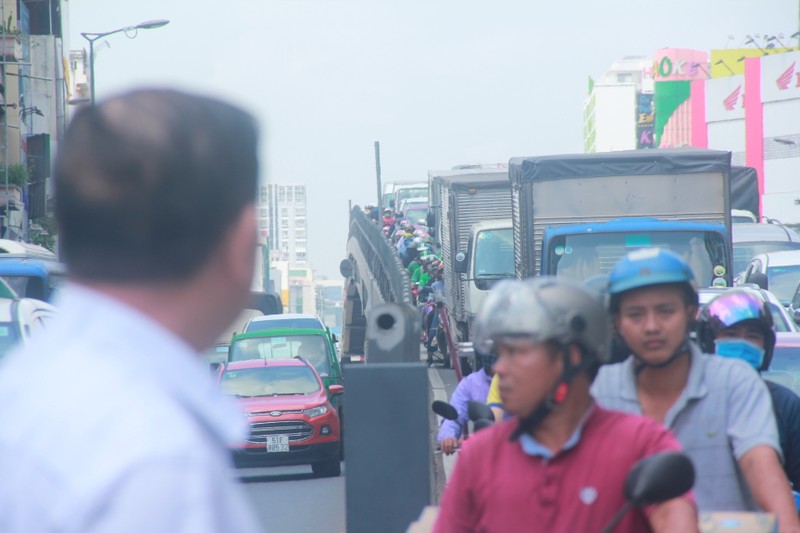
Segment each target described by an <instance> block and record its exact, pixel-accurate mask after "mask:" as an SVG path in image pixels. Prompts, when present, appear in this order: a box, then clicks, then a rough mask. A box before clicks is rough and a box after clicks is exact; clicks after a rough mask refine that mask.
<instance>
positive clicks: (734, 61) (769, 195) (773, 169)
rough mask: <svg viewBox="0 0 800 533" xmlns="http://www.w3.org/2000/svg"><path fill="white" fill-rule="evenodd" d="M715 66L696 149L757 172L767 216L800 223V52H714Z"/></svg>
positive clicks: (706, 86) (697, 128) (707, 87)
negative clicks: (725, 154)
mask: <svg viewBox="0 0 800 533" xmlns="http://www.w3.org/2000/svg"><path fill="white" fill-rule="evenodd" d="M746 50H747V51H749V52H748V53H745V51H746ZM739 58H741V61H740V60H739ZM711 63H712V65H713V66H719V67H720V68H719V69H716V70H714V71H712V73H713V75H714V77H712V78H711V79H709V80H707V81H705V82H704V83H703V84H702V89H703V92H704V98H703V102H704V115H703V117H702V120H698V121H697V122H696V124H695V131H694V132H693V136H694V138H695V140H696V141H697V142H695V143H693V145H694V146H697V147H700V148H714V149H719V150H729V151H731V152H732V160H733V163H734V164H739V165H746V166H748V167H752V168H754V169H756V172H757V174H758V180H759V192H760V193H761V202H762V203H761V211H762V214H763V215H766V216H768V217H770V218H775V219H778V220H780V221H781V222H783V223H785V224H793V225H796V224H800V121H799V120H798V117H800V52H799V51H794V50H787V49H785V48H784V49H767V48H765V47H764V48H759V49H756V50H755V52H753V49H744V50H741V49H740V50H712V52H711ZM717 64H718V65H717ZM724 67H728V68H724Z"/></svg>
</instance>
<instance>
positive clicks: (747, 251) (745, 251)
mask: <svg viewBox="0 0 800 533" xmlns="http://www.w3.org/2000/svg"><path fill="white" fill-rule="evenodd" d="M784 250H800V242H789V241H763V242H735V243H733V273H734V274H738V273H739V272H744V271H745V270H747V265H749V264H750V261H751V260H752V259H753V258H754V257H755V256H757V255H759V254H768V253H770V252H782V251H784Z"/></svg>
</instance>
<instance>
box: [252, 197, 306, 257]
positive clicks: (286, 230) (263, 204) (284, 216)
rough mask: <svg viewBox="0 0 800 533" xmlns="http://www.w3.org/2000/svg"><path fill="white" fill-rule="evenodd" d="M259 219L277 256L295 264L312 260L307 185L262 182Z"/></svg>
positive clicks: (264, 236) (265, 236)
mask: <svg viewBox="0 0 800 533" xmlns="http://www.w3.org/2000/svg"><path fill="white" fill-rule="evenodd" d="M258 220H259V230H260V232H261V237H262V238H268V239H269V249H270V256H271V257H272V258H273V259H274V260H276V261H288V262H289V263H292V264H298V263H300V264H305V263H306V262H307V261H308V255H307V254H308V248H307V234H308V225H307V222H306V187H305V185H278V184H272V183H270V184H267V185H261V186H260V187H259V192H258Z"/></svg>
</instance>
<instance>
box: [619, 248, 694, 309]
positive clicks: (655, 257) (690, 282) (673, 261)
mask: <svg viewBox="0 0 800 533" xmlns="http://www.w3.org/2000/svg"><path fill="white" fill-rule="evenodd" d="M665 283H681V284H684V285H685V286H687V287H688V289H689V290H690V291H691V292H692V293H693V295H694V296H693V300H694V302H695V303H696V301H697V289H696V288H695V284H694V273H693V272H692V269H691V267H690V266H689V265H688V264H687V263H686V261H684V260H683V259H681V258H680V256H678V255H677V254H675V253H674V252H671V251H669V250H665V249H663V248H643V249H641V250H636V251H633V252H630V253H628V254H627V255H625V256H624V257H623V258H622V259H620V260H619V261H618V262H617V264H616V265H615V266H614V268H613V269H612V270H611V273H610V274H609V275H608V290H607V294H608V295H609V296H610V297H611V304H612V305H611V308H612V310H613V309H614V308H615V305H614V302H615V300H617V298H615V297H616V296H618V295H619V294H622V293H623V292H627V291H630V290H633V289H638V288H640V287H648V286H650V285H662V284H665Z"/></svg>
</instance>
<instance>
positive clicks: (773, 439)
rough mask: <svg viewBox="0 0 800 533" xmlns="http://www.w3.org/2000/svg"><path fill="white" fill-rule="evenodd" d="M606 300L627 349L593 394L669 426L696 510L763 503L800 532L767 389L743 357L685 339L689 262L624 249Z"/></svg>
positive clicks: (693, 307) (693, 299) (692, 292)
mask: <svg viewBox="0 0 800 533" xmlns="http://www.w3.org/2000/svg"><path fill="white" fill-rule="evenodd" d="M607 298H608V304H609V310H610V313H611V316H612V319H613V326H614V331H615V334H616V335H618V336H619V337H620V339H621V341H622V342H624V344H625V345H626V346H627V348H628V353H630V354H631V355H632V356H629V357H627V358H626V359H625V360H624V361H623V362H621V363H616V364H612V365H607V366H604V367H603V368H601V369H600V373H599V375H598V376H597V379H596V380H595V382H594V384H593V386H592V394H593V396H594V397H595V399H596V400H597V402H598V403H599V404H600V405H602V406H603V407H605V408H607V409H615V410H618V411H622V412H627V413H635V414H644V415H646V416H648V417H650V418H652V419H654V420H656V421H658V422H659V423H661V424H663V425H664V426H665V427H667V428H669V429H671V430H672V431H673V432H674V434H675V436H676V437H677V438H678V440H679V441H680V442H681V444H682V445H683V447H684V449H685V450H686V453H687V454H688V455H689V457H690V458H691V459H692V462H693V463H694V467H695V470H696V471H697V481H696V483H695V488H694V491H695V496H696V498H697V504H698V507H699V509H700V510H701V511H723V510H725V511H756V510H758V509H759V508H761V509H763V510H765V511H767V512H771V513H774V514H775V515H776V516H777V518H778V521H779V525H780V531H781V532H785V531H800V521H799V520H798V515H797V509H796V507H795V504H794V501H793V498H792V494H791V490H790V487H789V483H788V481H787V480H786V475H785V474H784V472H783V469H782V467H781V464H780V459H781V448H780V444H779V441H778V431H777V427H776V424H775V416H774V414H773V412H772V404H771V402H770V398H769V393H768V392H767V387H766V386H765V385H764V383H763V381H762V380H760V379H759V378H758V376H757V375H756V374H755V373H754V372H753V371H752V369H750V368H748V367H747V365H745V364H743V363H742V362H741V361H734V360H732V359H728V358H723V357H712V356H709V355H708V354H703V353H702V352H701V351H700V349H699V348H698V347H697V345H695V344H694V343H693V342H691V341H690V340H689V331H690V329H691V326H692V322H693V320H694V318H695V316H696V312H697V305H698V298H697V289H696V288H695V286H694V274H693V273H692V270H691V268H690V267H689V265H687V264H686V262H685V261H683V260H682V259H681V258H680V257H679V256H678V255H676V254H674V253H672V252H670V251H668V250H663V249H659V248H643V249H640V250H637V251H634V252H630V253H629V254H627V255H626V256H624V257H623V258H622V259H620V260H619V262H618V263H617V264H616V265H615V266H614V268H613V269H612V271H611V273H610V274H609V281H608V290H607Z"/></svg>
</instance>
